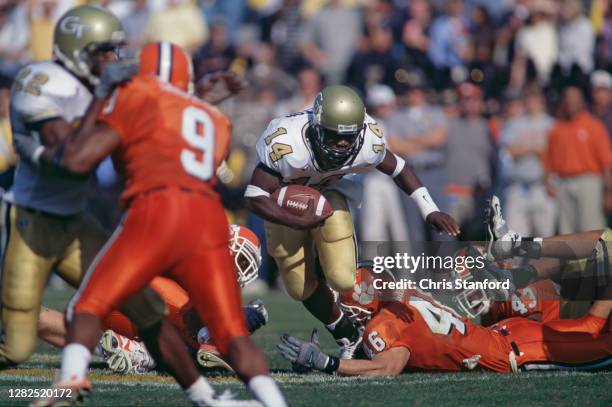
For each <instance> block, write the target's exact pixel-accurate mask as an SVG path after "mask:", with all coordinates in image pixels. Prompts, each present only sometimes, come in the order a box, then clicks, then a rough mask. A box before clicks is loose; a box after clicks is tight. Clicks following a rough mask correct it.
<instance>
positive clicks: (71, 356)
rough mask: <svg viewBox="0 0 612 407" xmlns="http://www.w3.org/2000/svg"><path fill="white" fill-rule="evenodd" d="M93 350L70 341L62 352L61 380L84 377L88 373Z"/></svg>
mask: <svg viewBox="0 0 612 407" xmlns="http://www.w3.org/2000/svg"><path fill="white" fill-rule="evenodd" d="M90 359H91V352H90V351H89V349H87V348H86V347H85V346H83V345H81V344H80V343H70V344H68V345H67V346H66V347H64V351H63V352H62V371H61V374H60V380H61V381H69V380H79V379H83V378H84V377H85V375H86V374H87V368H88V367H89V361H90Z"/></svg>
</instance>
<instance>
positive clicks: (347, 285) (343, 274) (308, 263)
mask: <svg viewBox="0 0 612 407" xmlns="http://www.w3.org/2000/svg"><path fill="white" fill-rule="evenodd" d="M324 195H325V198H327V200H328V201H329V203H330V205H331V206H332V208H333V209H334V213H333V215H332V216H330V217H329V218H328V219H327V220H326V221H325V223H324V224H323V225H322V226H320V227H317V228H314V229H311V230H295V229H291V228H289V227H287V226H283V225H279V224H276V223H270V222H266V223H265V229H266V243H267V248H268V252H269V253H270V255H271V256H272V257H274V260H275V261H276V264H277V266H278V269H279V272H280V275H281V278H282V279H283V282H284V284H285V288H286V289H287V292H288V293H289V295H290V296H291V297H293V298H294V299H295V300H298V301H302V300H305V299H306V298H308V297H310V296H311V295H312V293H313V292H314V291H315V289H316V288H317V285H318V277H317V273H316V271H315V247H316V253H317V254H318V257H319V262H320V264H321V268H322V270H323V274H324V277H325V280H326V281H327V283H328V284H329V286H330V287H331V288H333V289H334V290H336V291H346V290H350V289H352V288H353V285H354V284H355V270H356V268H357V248H356V245H355V238H354V230H353V220H352V218H351V214H350V212H349V209H348V204H347V202H346V199H345V198H344V197H343V196H342V195H341V194H340V193H338V192H336V191H327V192H324Z"/></svg>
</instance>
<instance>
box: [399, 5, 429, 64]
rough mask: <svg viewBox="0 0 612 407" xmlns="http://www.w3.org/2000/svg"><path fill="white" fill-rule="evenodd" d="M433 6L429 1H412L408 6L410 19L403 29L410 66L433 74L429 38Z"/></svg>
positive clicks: (404, 43) (403, 38) (403, 39)
mask: <svg viewBox="0 0 612 407" xmlns="http://www.w3.org/2000/svg"><path fill="white" fill-rule="evenodd" d="M430 25H431V5H430V4H429V2H427V0H412V1H411V2H410V4H409V6H408V19H407V20H406V22H405V23H404V26H403V29H402V37H401V38H402V44H403V45H404V51H405V55H406V59H407V62H408V63H409V64H410V66H412V67H414V68H416V69H420V70H421V71H423V72H426V73H431V72H432V70H433V65H432V63H431V60H430V59H429V55H428V53H427V50H428V48H429V36H428V35H427V33H428V31H429V27H430Z"/></svg>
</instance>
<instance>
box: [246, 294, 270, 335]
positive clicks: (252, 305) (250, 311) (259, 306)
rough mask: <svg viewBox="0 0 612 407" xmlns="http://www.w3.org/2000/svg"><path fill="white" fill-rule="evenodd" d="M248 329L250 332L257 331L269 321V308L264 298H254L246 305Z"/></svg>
mask: <svg viewBox="0 0 612 407" xmlns="http://www.w3.org/2000/svg"><path fill="white" fill-rule="evenodd" d="M244 316H245V318H246V323H247V329H248V330H249V332H250V333H253V332H255V331H257V330H258V329H259V328H261V327H262V326H264V325H265V324H266V323H267V322H268V310H267V309H266V307H265V305H264V303H263V301H262V300H253V301H251V302H249V303H248V304H247V306H246V307H244Z"/></svg>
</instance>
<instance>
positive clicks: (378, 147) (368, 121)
mask: <svg viewBox="0 0 612 407" xmlns="http://www.w3.org/2000/svg"><path fill="white" fill-rule="evenodd" d="M364 126H365V134H364V140H363V147H361V151H362V153H363V157H364V158H365V160H366V161H367V162H368V163H370V164H372V165H374V166H376V165H378V164H380V163H381V162H382V160H383V158H384V157H385V151H386V145H387V140H386V138H385V135H384V132H383V126H382V125H381V124H379V123H378V122H376V120H374V119H373V118H372V116H370V115H368V114H366V117H365V120H364Z"/></svg>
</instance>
